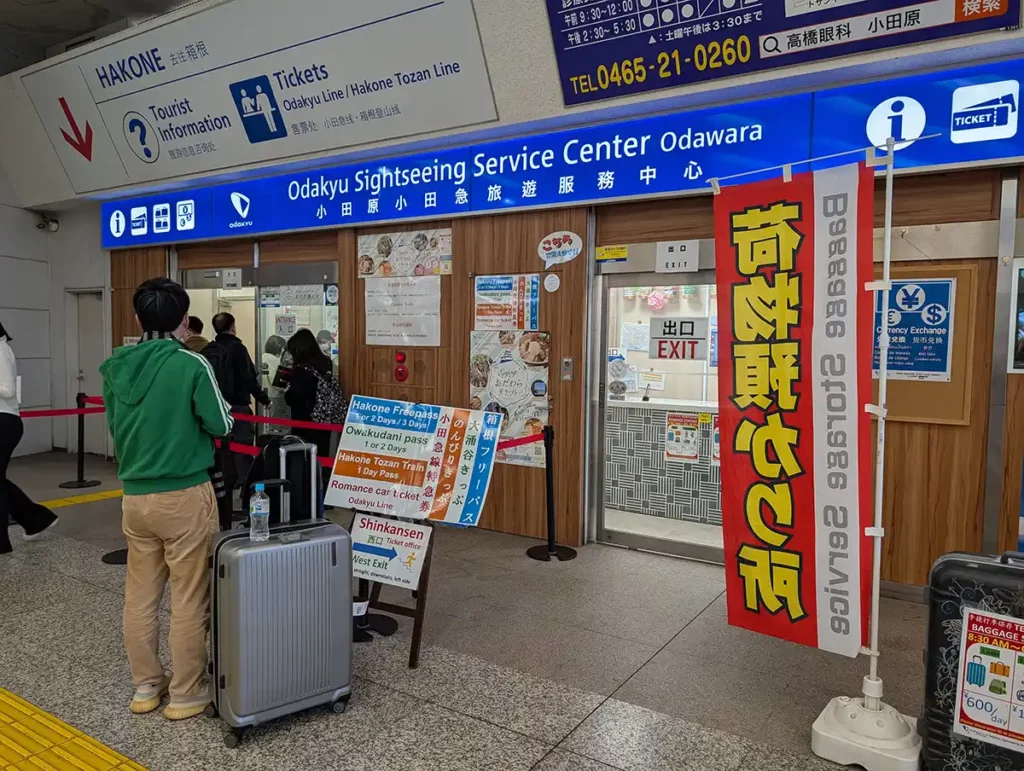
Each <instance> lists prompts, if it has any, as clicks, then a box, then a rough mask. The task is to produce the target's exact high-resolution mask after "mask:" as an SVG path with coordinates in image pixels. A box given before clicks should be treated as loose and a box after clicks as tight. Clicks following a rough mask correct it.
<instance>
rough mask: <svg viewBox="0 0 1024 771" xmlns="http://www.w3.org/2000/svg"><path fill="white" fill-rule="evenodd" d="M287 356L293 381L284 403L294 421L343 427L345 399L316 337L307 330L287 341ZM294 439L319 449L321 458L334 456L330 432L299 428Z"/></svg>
mask: <svg viewBox="0 0 1024 771" xmlns="http://www.w3.org/2000/svg"><path fill="white" fill-rule="evenodd" d="M288 353H289V354H290V355H291V358H292V360H293V364H292V367H293V368H292V374H291V381H290V384H289V386H288V390H287V392H285V396H284V398H285V402H287V404H288V406H289V407H291V410H292V420H302V421H308V422H312V423H337V424H340V423H344V422H345V411H346V409H345V397H344V395H343V394H342V392H341V386H340V385H339V384H338V381H337V379H335V377H334V374H333V372H332V368H331V360H330V358H328V357H327V356H326V355H325V354H324V352H323V351H322V350H321V349H320V344H319V343H318V342H317V339H316V337H315V336H314V335H313V333H312V332H310V331H309V330H308V329H300V330H299V331H298V332H296V333H295V334H294V335H292V337H291V339H289V340H288ZM292 433H293V434H295V436H297V437H299V438H301V439H303V440H305V441H307V442H309V443H311V444H315V445H316V454H317V455H319V456H320V457H321V458H329V457H330V456H331V432H330V431H329V430H328V431H320V430H317V429H312V428H296V429H293V430H292Z"/></svg>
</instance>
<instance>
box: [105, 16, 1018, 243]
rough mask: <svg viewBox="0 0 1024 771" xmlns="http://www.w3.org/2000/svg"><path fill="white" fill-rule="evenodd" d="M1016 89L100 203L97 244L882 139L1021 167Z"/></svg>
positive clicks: (564, 196) (652, 184) (313, 222)
mask: <svg viewBox="0 0 1024 771" xmlns="http://www.w3.org/2000/svg"><path fill="white" fill-rule="evenodd" d="M982 1H983V0H982ZM737 2H739V0H737ZM1022 79H1024V60H1021V61H1011V62H1000V63H996V64H988V65H982V66H978V67H972V68H965V69H960V70H952V71H946V72H939V73H933V74H929V75H919V76H913V77H908V78H899V79H896V80H891V81H885V82H882V83H876V84H868V85H863V86H852V87H845V88H840V89H831V90H826V91H819V92H817V93H815V94H813V95H812V94H803V95H798V96H788V97H776V98H772V99H765V100H761V101H757V102H748V103H743V104H737V105H729V106H726V107H721V108H715V109H707V110H699V111H693V112H685V113H677V114H675V115H667V116H658V117H653V118H641V119H637V120H632V121H622V122H618V123H609V124H605V125H601V126H593V127H587V128H581V129H576V130H571V131H562V132H556V133H552V134H544V135H537V136H531V137H524V138H521V139H515V140H505V141H501V142H493V143H489V144H480V145H476V146H471V147H462V148H455V149H451V150H444V151H440V152H437V153H429V154H418V155H411V156H399V157H396V158H389V159H386V160H380V161H374V162H369V163H364V164H354V165H347V166H332V167H327V168H322V169H316V170H311V171H306V172H302V173H289V174H279V175H276V176H272V177H266V178H262V179H253V180H240V181H237V182H233V183H227V184H221V185H218V186H216V187H205V188H198V189H193V190H189V191H186V192H181V191H174V192H168V193H167V194H166V195H150V196H146V197H143V198H137V199H128V200H123V201H116V202H109V203H105V204H103V207H102V215H101V216H102V218H103V223H102V225H103V231H102V232H103V242H102V243H103V247H104V248H106V249H120V248H126V247H132V246H145V245H149V244H155V243H182V242H187V241H196V240H203V239H209V238H225V237H238V236H257V235H262V234H267V233H275V232H286V231H293V230H307V229H312V228H318V227H345V226H350V225H366V224H372V223H374V222H391V221H396V220H403V219H424V218H434V217H437V218H444V217H451V216H457V215H460V214H470V213H479V212H493V211H501V210H505V209H511V208H524V207H530V206H552V205H564V206H572V205H579V204H581V203H584V202H590V201H599V200H602V199H622V198H629V197H633V196H644V195H659V194H660V195H665V194H671V193H683V192H687V191H698V190H708V189H709V186H708V179H709V178H711V177H719V178H723V177H731V176H733V175H737V174H746V176H743V177H739V178H736V179H735V181H736V182H739V181H750V180H753V179H757V178H758V177H757V175H754V174H750V172H754V171H757V170H762V169H765V168H769V167H772V166H778V165H781V164H784V163H794V164H798V165H797V166H796V169H795V170H796V171H800V170H801V168H800V165H799V162H800V161H803V160H806V159H808V158H812V157H822V156H826V155H832V154H835V153H845V152H849V153H851V154H850V155H840V156H839V157H835V158H831V159H829V160H828V161H826V162H824V163H823V164H819V165H836V164H842V163H849V162H851V161H854V160H857V159H858V156H857V154H856V152H857V151H858V150H862V149H863V148H864V147H866V146H868V145H869V144H872V143H873V144H877V145H883V144H884V142H885V139H886V138H887V137H888V136H894V138H895V139H897V140H898V144H897V151H896V165H897V166H898V167H899V168H904V169H906V168H917V167H937V166H946V165H952V164H960V163H971V162H979V161H981V162H984V161H993V160H1002V159H1011V158H1019V157H1024V135H1022V134H1021V132H1020V131H1019V130H1018V129H1019V107H1020V105H1019V96H1020V82H1021V80H1022ZM812 116H813V117H812ZM933 134H937V135H939V136H937V137H932V138H921V137H931V135H933ZM774 173H777V172H767V173H764V174H763V176H769V175H770V174H774ZM179 208H180V211H179ZM133 210H134V212H135V215H134V216H133ZM168 210H169V213H170V216H169V217H168V216H167V214H168ZM143 211H144V214H143ZM179 214H180V215H181V216H179ZM190 217H191V219H190ZM133 221H134V227H133Z"/></svg>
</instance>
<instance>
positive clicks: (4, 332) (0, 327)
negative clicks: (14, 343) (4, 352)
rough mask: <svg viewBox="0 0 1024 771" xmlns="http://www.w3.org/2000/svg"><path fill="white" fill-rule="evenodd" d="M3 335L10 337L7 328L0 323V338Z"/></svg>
mask: <svg viewBox="0 0 1024 771" xmlns="http://www.w3.org/2000/svg"><path fill="white" fill-rule="evenodd" d="M4 337H6V338H7V339H8V340H10V339H11V336H10V335H9V334H7V330H6V329H4V325H3V324H0V338H4Z"/></svg>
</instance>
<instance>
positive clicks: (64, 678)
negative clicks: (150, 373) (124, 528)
mask: <svg viewBox="0 0 1024 771" xmlns="http://www.w3.org/2000/svg"><path fill="white" fill-rule="evenodd" d="M64 462H65V464H66V463H67V459H64ZM68 468H70V467H67V468H65V467H63V466H62V465H61V463H60V462H59V459H57V460H54V459H53V458H48V459H46V460H45V461H43V462H42V463H41V464H39V465H38V466H37V465H36V464H35V463H34V462H32V461H29V462H26V461H19V462H18V463H16V465H15V471H14V475H15V478H16V479H18V480H19V481H21V482H25V487H26V489H30V490H32V491H33V493H34V494H35V495H37V497H39V498H42V499H46V498H52V497H61V493H58V492H56V488H55V487H54V485H55V483H56V482H57V481H61V479H63V477H64V476H66V472H67V470H68ZM101 471H102V469H101V470H99V471H96V472H94V473H96V474H99V473H101ZM51 488H52V489H51ZM61 515H62V519H61V522H60V524H59V526H58V528H57V536H58V537H55V538H52V539H50V540H48V541H42V542H38V543H23V542H21V541H20V540H18V539H17V538H15V554H14V555H13V556H10V557H6V558H3V561H0V686H3V687H6V688H8V689H9V690H11V691H13V692H14V693H17V694H19V695H20V696H22V697H24V698H26V699H28V700H30V701H32V702H33V703H35V704H37V705H39V706H40V707H41V708H43V709H46V710H48V711H50V712H52V713H53V714H55V715H56V716H58V717H59V718H61V719H63V720H65V721H67V722H68V723H70V724H71V725H73V726H75V727H76V728H78V729H80V730H82V731H84V732H86V733H87V734H89V735H91V736H93V737H95V738H96V739H97V740H99V741H101V742H103V743H104V744H106V745H108V746H109V747H111V748H113V749H115V750H116V751H118V752H120V753H122V754H123V755H126V756H128V757H130V758H132V759H133V760H135V761H137V762H139V763H140V764H142V765H144V766H146V767H148V768H149V769H151V771H165V770H166V771H176V769H183V770H184V769H224V768H238V769H249V768H253V769H256V768H259V769H268V768H271V769H275V771H277V770H279V771H290V770H291V769H296V770H298V769H303V770H305V769H314V768H330V769H364V768H365V769H371V768H372V769H382V768H386V769H417V770H422V769H444V770H445V771H449V770H453V771H454V770H457V769H467V771H480V770H481V769H486V770H488V771H489V770H490V769H495V770H496V771H499V770H502V769H523V770H524V771H525V770H526V769H532V768H536V769H540V770H542V771H594V770H597V769H603V770H604V771H607V770H608V769H620V770H621V769H640V768H642V769H645V771H646V770H650V771H658V770H659V769H701V771H719V770H722V771H725V770H729V771H732V770H733V769H735V770H736V771H739V770H740V769H764V770H765V771H768V769H771V771H790V770H792V771H811V770H815V771H817V770H818V769H822V770H823V769H828V768H835V767H834V766H831V765H830V764H827V763H824V762H823V761H820V760H817V759H815V758H813V757H812V756H811V755H810V740H809V737H810V725H811V723H812V722H813V720H814V718H815V717H816V716H817V714H818V713H819V712H820V710H821V709H822V708H823V707H824V705H825V704H826V703H827V701H828V700H829V698H831V697H832V696H836V695H840V694H851V695H855V694H856V693H857V692H858V691H859V687H860V679H861V677H862V676H863V674H864V673H865V671H866V668H867V664H866V661H865V660H863V659H860V660H856V661H848V660H844V659H839V658H837V657H834V656H829V655H825V654H821V653H818V652H817V651H813V650H807V649H803V648H799V647H797V646H792V645H789V644H786V643H783V642H780V641H777V640H773V639H770V638H764V637H759V636H757V635H753V634H750V633H747V632H744V631H742V630H738V629H733V628H731V627H729V626H728V625H727V624H726V622H725V605H724V597H723V596H722V571H721V569H720V568H717V567H714V566H709V565H702V564H697V563H691V562H686V561H683V560H677V559H673V558H670V557H662V556H655V555H649V554H642V553H637V552H629V551H624V550H619V549H616V548H613V547H604V546H588V547H585V548H583V549H581V550H580V552H579V557H578V558H577V559H576V560H574V561H572V562H566V563H537V562H533V561H532V560H529V559H527V558H526V557H525V549H526V547H527V546H529V545H530V542H529V541H527V540H525V539H521V538H516V537H512V536H505V535H501V534H496V533H488V532H485V531H476V530H474V531H454V530H438V531H437V536H436V537H437V541H436V547H437V550H436V557H435V562H434V565H433V568H432V572H431V587H430V592H429V605H428V615H427V623H426V630H425V643H426V647H425V649H424V651H423V654H422V658H421V666H420V668H419V669H418V670H416V671H410V670H409V669H407V668H406V657H407V655H408V644H409V640H408V637H407V636H406V635H407V633H408V631H409V622H408V621H406V620H403V621H402V622H401V631H400V634H399V635H397V636H395V637H393V638H390V639H377V640H375V641H374V642H372V643H367V644H363V645H359V646H356V648H355V674H356V675H357V677H358V679H357V682H356V683H355V687H354V696H353V700H352V706H351V708H350V710H349V712H348V713H347V714H345V715H340V716H338V715H333V714H330V713H327V712H317V713H314V714H307V715H302V716H297V717H293V718H289V719H287V720H283V721H279V722H277V723H274V724H272V725H269V726H265V727H263V728H261V729H260V730H259V732H258V733H257V735H255V736H253V737H252V739H251V741H247V742H246V743H244V744H243V745H242V747H241V748H239V749H238V750H236V751H230V750H227V749H225V748H224V747H223V746H222V744H221V741H220V740H221V733H222V731H223V728H222V726H221V725H220V724H219V723H218V722H217V721H209V720H205V719H201V720H195V721H190V722H186V723H184V724H172V723H169V722H167V721H165V720H164V719H163V718H161V717H160V716H159V714H157V715H155V716H149V717H143V718H136V717H132V716H131V715H130V714H129V713H128V710H127V707H126V705H127V701H128V699H129V698H130V696H131V686H130V683H129V681H128V670H127V664H126V661H125V659H124V653H123V649H122V644H121V632H120V613H121V592H122V589H123V584H124V569H123V568H119V567H112V566H107V565H104V564H102V563H101V562H100V557H101V556H102V554H103V553H104V552H105V551H108V550H110V549H112V548H117V547H118V546H121V545H123V541H122V539H121V537H120V526H119V502H118V501H103V502H97V503H90V504H83V505H79V506H74V507H71V508H66V509H63V510H62V512H61ZM386 595H387V599H390V600H392V601H398V602H403V603H410V602H411V597H410V596H409V594H408V593H407V592H401V591H397V590H394V591H392V590H387V591H386ZM883 616H884V617H883V625H882V641H883V648H882V651H883V658H882V661H881V668H882V674H883V676H884V677H885V678H886V693H887V700H889V701H891V702H892V703H893V704H895V705H896V706H897V707H899V708H900V709H902V710H903V711H905V712H907V713H909V714H917V713H918V711H919V709H920V703H921V692H920V691H921V683H922V681H923V664H922V651H923V648H924V624H925V612H924V608H923V607H920V606H917V605H911V604H906V603H900V602H895V601H884V602H883ZM164 617H165V621H167V620H168V618H167V613H166V611H165V614H164ZM0 767H2V764H0Z"/></svg>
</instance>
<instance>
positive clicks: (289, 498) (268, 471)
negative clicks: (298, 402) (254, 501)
mask: <svg viewBox="0 0 1024 771" xmlns="http://www.w3.org/2000/svg"><path fill="white" fill-rule="evenodd" d="M267 478H273V479H287V480H288V483H289V493H290V494H288V495H285V494H283V493H282V490H281V488H279V487H274V488H268V489H267V491H266V492H267V495H268V496H269V497H270V524H271V525H279V524H281V523H282V522H288V521H294V520H296V517H297V515H296V512H308V511H313V512H315V513H316V516H318V517H320V516H322V515H323V512H322V510H321V508H320V503H321V501H322V500H323V493H322V490H321V472H320V462H319V460H318V459H317V456H316V445H315V444H310V443H308V442H304V441H303V440H302V439H300V438H299V437H297V436H274V437H272V438H269V439H267V440H266V442H265V444H264V447H263V449H262V450H261V452H260V454H259V455H258V456H257V457H256V458H254V459H253V463H252V466H251V467H250V469H249V473H248V475H247V476H246V478H245V483H244V485H243V487H242V510H243V511H245V512H248V511H249V496H250V495H251V493H252V486H253V485H254V484H256V482H259V481H260V480H261V479H267ZM289 507H290V508H291V511H290V512H288V511H286V509H288V508H289ZM302 516H303V517H305V514H303V515H302Z"/></svg>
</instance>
